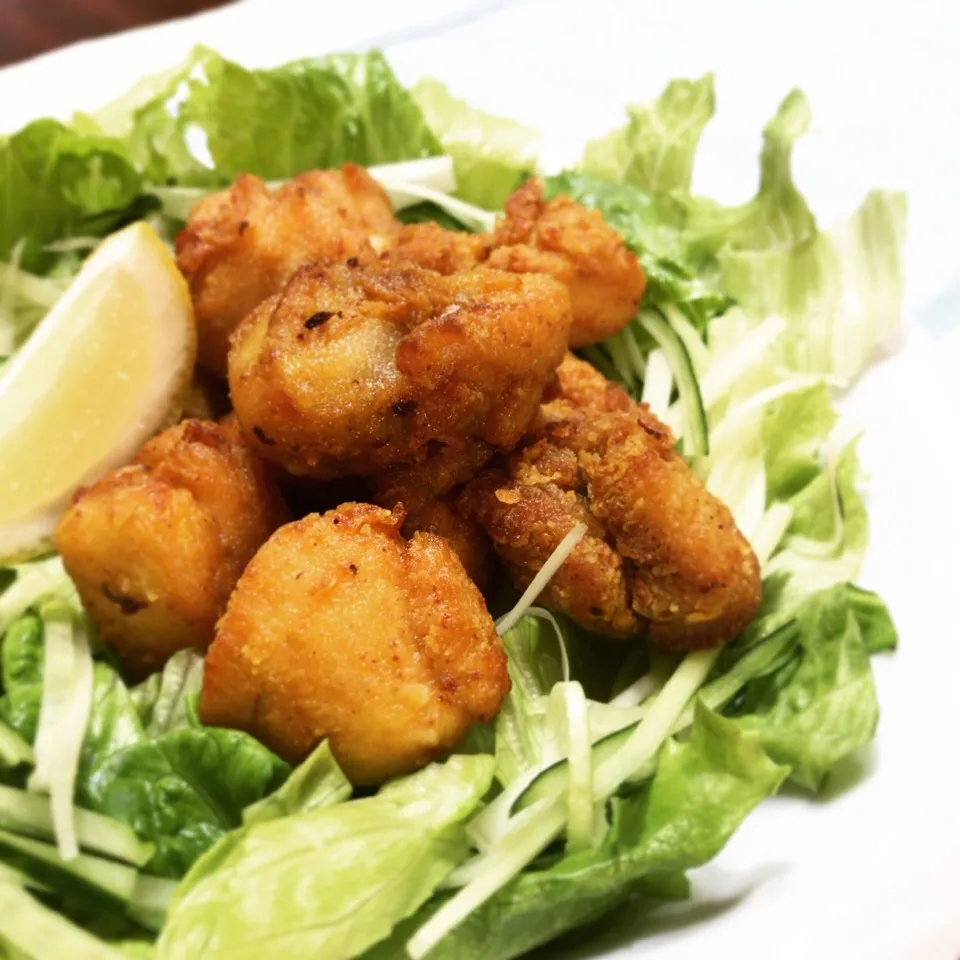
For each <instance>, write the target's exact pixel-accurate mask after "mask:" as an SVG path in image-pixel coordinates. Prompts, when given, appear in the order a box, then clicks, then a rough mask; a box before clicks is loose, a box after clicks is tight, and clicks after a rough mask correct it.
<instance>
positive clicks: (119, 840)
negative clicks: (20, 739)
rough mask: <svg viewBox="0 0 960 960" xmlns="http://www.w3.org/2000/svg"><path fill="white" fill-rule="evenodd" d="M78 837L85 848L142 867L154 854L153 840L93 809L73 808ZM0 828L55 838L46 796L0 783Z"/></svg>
mask: <svg viewBox="0 0 960 960" xmlns="http://www.w3.org/2000/svg"><path fill="white" fill-rule="evenodd" d="M72 816H73V822H74V824H75V825H76V834H77V840H78V842H79V844H80V846H81V847H82V848H83V849H84V850H90V851H92V852H94V853H99V854H104V855H106V856H108V857H112V858H113V859H115V860H122V861H124V862H126V863H132V864H134V865H135V866H138V867H142V866H143V865H144V864H145V863H146V862H147V861H148V860H149V859H150V857H151V856H152V855H153V849H154V848H153V844H150V843H143V842H142V841H141V840H139V839H138V838H137V835H136V834H135V833H134V832H133V830H132V829H131V828H130V827H129V826H127V824H125V823H121V822H120V821H119V820H114V819H113V818H112V817H105V816H102V815H101V814H99V813H94V812H93V811H92V810H84V809H82V808H80V807H76V808H74V810H73V812H72ZM0 828H2V829H6V830H11V831H13V832H14V833H21V834H25V835H27V836H32V837H37V838H38V839H40V840H46V841H52V840H55V839H56V836H57V831H56V825H55V823H54V819H53V813H52V811H51V809H50V803H49V802H48V801H47V800H46V798H44V797H42V796H38V795H37V794H35V793H29V792H27V791H25V790H18V789H16V788H15V787H6V786H2V785H0Z"/></svg>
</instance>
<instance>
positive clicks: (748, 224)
mask: <svg viewBox="0 0 960 960" xmlns="http://www.w3.org/2000/svg"><path fill="white" fill-rule="evenodd" d="M811 119H812V114H811V111H810V104H809V102H808V101H807V99H806V97H804V95H803V94H802V93H801V92H800V91H799V90H793V91H791V92H790V93H789V94H788V95H787V97H786V98H785V99H784V101H783V103H781V104H780V107H779V109H778V110H777V113H776V115H775V116H774V117H773V119H772V120H771V121H770V122H769V123H768V124H767V126H766V127H765V128H764V131H763V150H762V152H761V154H760V186H759V188H758V189H757V193H756V196H754V198H753V199H752V200H749V201H748V202H747V203H744V204H741V205H739V206H730V207H727V206H723V205H722V204H718V203H717V202H716V201H714V200H710V199H707V198H703V197H693V196H687V197H685V198H682V203H683V205H684V206H685V208H686V210H685V217H684V224H683V226H684V232H685V233H686V234H687V236H688V237H689V238H690V241H691V242H692V243H693V244H694V245H696V246H697V247H698V248H700V249H701V250H703V251H704V252H707V251H709V252H711V253H716V252H717V251H720V250H737V251H743V250H771V249H782V248H792V247H794V246H795V245H797V244H799V243H802V242H804V241H806V240H809V239H810V238H811V237H813V236H814V235H815V234H816V232H817V222H816V220H815V219H814V217H813V214H812V213H811V212H810V208H809V207H808V206H807V202H806V200H804V198H803V196H802V194H801V193H800V191H799V190H797V188H796V185H795V184H794V182H793V175H792V172H791V166H792V160H793V148H794V145H795V144H796V142H797V140H798V139H799V138H800V137H801V136H803V134H805V133H806V132H807V130H808V129H809V127H810V122H811ZM674 196H675V199H678V200H679V199H680V198H677V197H676V195H674Z"/></svg>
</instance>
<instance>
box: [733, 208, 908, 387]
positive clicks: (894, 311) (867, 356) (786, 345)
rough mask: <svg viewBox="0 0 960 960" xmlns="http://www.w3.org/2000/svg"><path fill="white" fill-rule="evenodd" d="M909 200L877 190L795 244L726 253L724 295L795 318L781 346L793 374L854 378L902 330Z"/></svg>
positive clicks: (759, 310) (758, 310)
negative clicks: (848, 213)
mask: <svg viewBox="0 0 960 960" xmlns="http://www.w3.org/2000/svg"><path fill="white" fill-rule="evenodd" d="M906 219H907V201H906V196H905V195H904V194H902V193H895V192H891V191H884V190H873V191H871V192H870V193H869V194H868V195H867V198H866V200H864V202H863V204H862V205H861V206H860V207H859V208H858V209H857V210H856V211H855V212H854V213H853V215H852V216H850V217H849V218H847V219H845V220H841V221H840V222H839V223H837V224H835V225H834V226H832V227H831V228H830V229H828V230H824V231H821V232H820V233H817V234H815V235H814V236H812V237H811V238H809V239H808V240H806V241H804V242H801V243H798V244H796V245H794V246H788V247H783V246H781V247H770V248H767V249H757V250H736V249H724V250H721V251H720V253H719V255H718V262H719V266H720V274H721V282H722V285H723V288H724V290H725V291H726V292H727V293H728V294H729V295H730V296H731V297H732V298H733V299H734V300H736V301H737V302H738V303H739V304H740V305H741V306H742V307H743V309H744V310H746V311H747V312H748V313H751V314H752V315H754V316H757V317H763V316H768V315H769V314H771V313H773V314H779V315H781V316H783V317H785V318H786V319H787V320H789V321H791V324H790V326H789V327H788V330H787V334H786V336H785V337H784V338H783V339H782V341H781V344H780V351H781V352H780V359H781V361H782V362H783V363H784V364H785V365H787V366H788V367H789V368H790V369H793V370H798V371H803V372H811V373H820V374H824V375H829V376H831V377H832V378H833V379H834V380H835V381H836V382H838V383H840V384H847V383H850V382H851V381H852V380H854V379H855V378H856V377H857V375H858V374H860V373H861V372H862V371H863V370H864V368H865V367H866V366H867V365H868V364H869V363H870V362H871V361H872V360H873V359H875V357H876V354H877V351H878V350H879V348H880V347H881V346H882V344H883V343H884V342H885V341H886V340H887V339H889V337H890V336H891V335H892V334H893V333H894V332H895V331H896V330H897V329H898V327H899V325H900V320H901V305H902V300H903V290H904V266H903V257H904V248H905V243H906Z"/></svg>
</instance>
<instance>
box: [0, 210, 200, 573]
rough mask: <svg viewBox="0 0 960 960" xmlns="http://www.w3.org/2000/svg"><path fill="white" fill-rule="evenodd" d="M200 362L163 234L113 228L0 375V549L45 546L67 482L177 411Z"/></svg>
mask: <svg viewBox="0 0 960 960" xmlns="http://www.w3.org/2000/svg"><path fill="white" fill-rule="evenodd" d="M195 359H196V329H195V325H194V318H193V308H192V305H191V302H190V294H189V291H188V289H187V285H186V282H185V281H184V279H183V277H182V276H181V274H180V271H179V270H178V269H177V266H176V264H175V263H174V261H173V258H172V256H171V255H170V252H169V251H168V250H167V248H166V246H165V245H164V243H163V241H162V240H161V239H160V238H159V237H158V236H157V234H156V232H155V231H154V230H153V228H152V227H150V226H149V225H148V224H146V223H135V224H132V225H131V226H129V227H126V228H125V229H123V230H121V231H119V232H118V233H115V234H113V235H112V236H110V237H108V238H107V239H106V240H105V241H104V242H103V243H102V244H101V245H100V246H99V247H98V248H97V249H96V250H95V251H94V253H93V254H92V255H91V256H90V257H89V258H88V259H87V261H86V263H85V264H84V265H83V268H82V269H81V271H80V273H79V274H78V275H77V277H76V279H75V280H74V281H73V283H72V284H71V286H70V288H69V289H68V290H67V291H66V293H65V294H64V295H63V296H62V297H61V298H60V300H59V301H58V302H57V304H56V305H55V306H54V307H53V309H52V310H51V311H50V313H48V314H47V316H46V317H45V318H44V319H43V321H41V323H40V325H39V326H38V327H37V329H36V330H35V331H34V333H33V336H31V338H30V339H29V340H28V341H27V343H26V345H25V346H24V347H23V349H22V350H21V351H20V352H19V353H18V354H17V355H16V356H15V357H14V358H13V360H12V361H11V362H10V363H9V364H8V366H7V367H6V369H5V370H4V372H3V375H2V377H0V558H3V559H12V558H18V559H19V558H23V557H27V556H31V555H36V554H37V553H40V552H42V551H43V550H45V549H47V548H48V547H49V542H50V534H51V533H52V531H53V528H54V526H55V525H56V522H57V520H58V519H59V517H60V514H61V513H62V512H63V509H64V507H65V506H66V505H67V503H68V502H69V499H70V496H71V494H72V493H73V491H74V490H76V488H77V487H78V486H82V485H84V484H88V483H91V482H93V481H94V480H96V479H97V478H98V477H100V476H102V475H103V474H104V473H106V472H107V471H108V470H111V469H113V468H114V467H117V466H120V465H122V464H124V463H127V462H128V461H129V460H130V459H131V458H132V457H133V455H134V454H135V453H136V451H137V450H138V448H139V447H140V446H141V445H142V444H143V443H144V441H146V440H147V439H148V438H149V437H150V436H151V435H152V434H153V433H155V432H156V431H157V430H158V429H159V428H160V427H161V426H162V425H163V424H164V422H166V421H167V420H168V419H169V418H170V417H171V415H173V414H174V412H175V408H176V406H177V403H178V401H179V399H180V398H181V396H182V394H183V392H184V390H185V389H186V387H187V385H188V384H189V381H190V376H191V372H192V370H193V364H194V361H195Z"/></svg>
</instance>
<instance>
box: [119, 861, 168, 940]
mask: <svg viewBox="0 0 960 960" xmlns="http://www.w3.org/2000/svg"><path fill="white" fill-rule="evenodd" d="M178 886H179V883H178V881H176V880H168V879H166V878H164V877H153V876H150V875H149V874H144V873H141V874H140V876H138V877H137V883H136V886H135V887H134V888H133V896H132V897H131V898H130V903H129V905H128V906H127V913H128V914H129V915H130V916H131V917H133V919H134V920H137V921H139V922H140V923H142V924H143V925H144V926H145V927H148V928H149V929H150V930H155V931H158V932H159V930H160V928H161V927H162V926H163V921H164V919H165V918H166V915H167V910H168V909H169V908H170V903H171V901H172V900H173V895H174V893H175V892H176V890H177V887H178Z"/></svg>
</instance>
